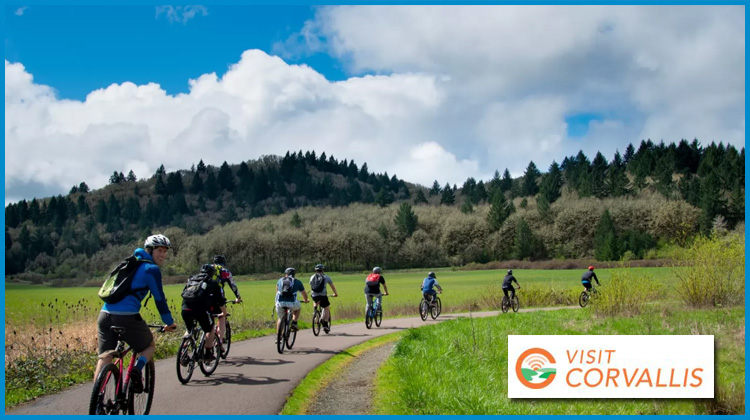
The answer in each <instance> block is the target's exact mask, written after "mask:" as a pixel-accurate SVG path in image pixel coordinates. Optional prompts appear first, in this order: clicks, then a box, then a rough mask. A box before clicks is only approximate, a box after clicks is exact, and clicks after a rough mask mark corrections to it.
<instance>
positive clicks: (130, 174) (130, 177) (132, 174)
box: [126, 169, 138, 182]
mask: <svg viewBox="0 0 750 420" xmlns="http://www.w3.org/2000/svg"><path fill="white" fill-rule="evenodd" d="M126 180H127V181H128V182H135V181H137V180H138V178H136V177H135V172H133V170H132V169H131V170H130V172H128V177H127V179H126Z"/></svg>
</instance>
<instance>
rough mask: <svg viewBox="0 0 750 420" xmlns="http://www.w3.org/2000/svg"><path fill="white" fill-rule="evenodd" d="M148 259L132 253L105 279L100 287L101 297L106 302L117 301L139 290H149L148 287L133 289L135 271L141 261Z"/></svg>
mask: <svg viewBox="0 0 750 420" xmlns="http://www.w3.org/2000/svg"><path fill="white" fill-rule="evenodd" d="M144 262H146V261H144V260H141V259H139V258H136V257H135V256H134V255H131V256H130V257H128V258H125V259H124V260H123V261H122V262H121V263H120V264H118V265H117V267H115V269H114V270H112V272H111V273H109V276H108V277H107V279H106V280H104V284H102V287H101V288H100V289H99V298H101V300H103V301H104V302H106V303H117V302H119V301H121V300H123V299H124V298H125V296H128V295H130V294H132V293H133V292H134V291H138V290H148V287H142V288H138V289H131V287H130V286H131V284H132V283H133V278H134V277H135V272H136V271H137V270H138V267H140V266H141V263H144Z"/></svg>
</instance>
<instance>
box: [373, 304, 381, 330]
mask: <svg viewBox="0 0 750 420" xmlns="http://www.w3.org/2000/svg"><path fill="white" fill-rule="evenodd" d="M381 322H383V308H381V307H380V306H378V309H377V310H376V311H375V325H376V326H378V327H379V326H380V323H381Z"/></svg>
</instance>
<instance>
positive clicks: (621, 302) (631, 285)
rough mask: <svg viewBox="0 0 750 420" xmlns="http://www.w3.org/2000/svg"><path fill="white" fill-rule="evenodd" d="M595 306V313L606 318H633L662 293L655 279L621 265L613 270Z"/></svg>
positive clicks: (593, 306)
mask: <svg viewBox="0 0 750 420" xmlns="http://www.w3.org/2000/svg"><path fill="white" fill-rule="evenodd" d="M603 286H605V287H602V291H601V293H599V296H598V297H597V299H596V302H595V304H594V305H591V306H592V308H593V309H594V312H596V313H597V314H600V315H605V316H633V315H638V314H640V313H641V312H642V311H643V308H644V305H646V303H648V302H649V301H650V300H652V299H656V298H657V297H658V296H659V295H661V294H662V291H661V289H660V288H655V287H658V285H657V284H656V283H654V282H653V277H652V276H650V275H645V274H642V273H641V272H636V271H633V270H631V269H630V268H629V267H625V266H624V265H621V266H620V268H618V269H615V270H612V271H611V276H610V279H609V281H608V282H607V284H606V285H603Z"/></svg>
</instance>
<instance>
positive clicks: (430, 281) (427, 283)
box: [422, 277, 440, 293]
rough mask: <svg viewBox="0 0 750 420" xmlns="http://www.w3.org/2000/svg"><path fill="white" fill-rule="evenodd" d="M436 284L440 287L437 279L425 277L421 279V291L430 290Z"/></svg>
mask: <svg viewBox="0 0 750 420" xmlns="http://www.w3.org/2000/svg"><path fill="white" fill-rule="evenodd" d="M435 286H437V287H438V288H440V285H439V284H438V282H437V279H436V278H434V277H427V278H426V279H424V280H423V281H422V292H423V293H424V292H430V291H432V290H433V288H434V287H435Z"/></svg>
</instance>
